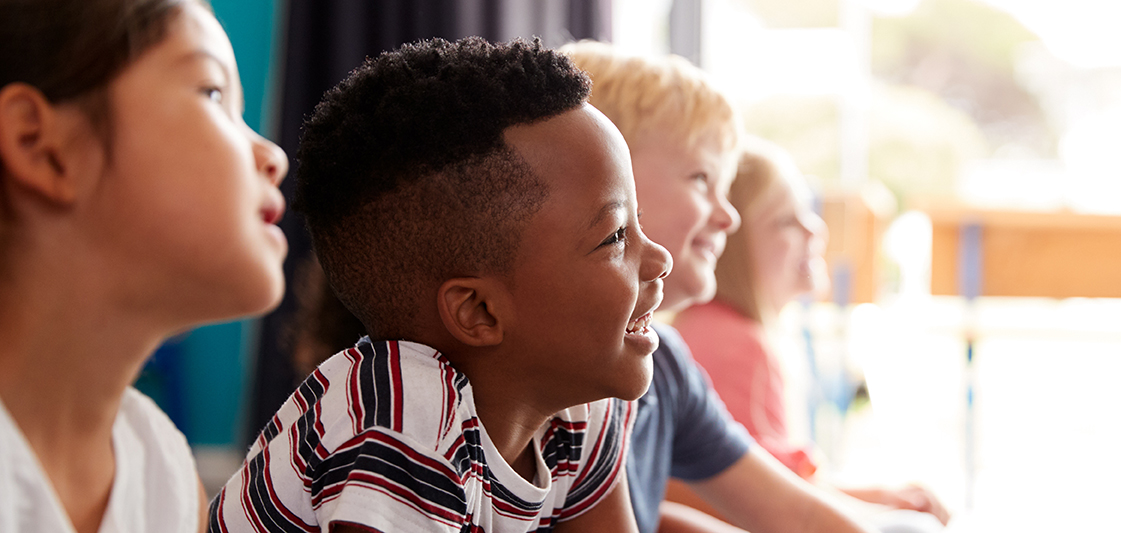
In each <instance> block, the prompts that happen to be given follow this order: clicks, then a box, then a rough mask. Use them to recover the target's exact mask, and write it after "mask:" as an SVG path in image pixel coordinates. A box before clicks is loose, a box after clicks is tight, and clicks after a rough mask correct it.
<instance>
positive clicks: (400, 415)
mask: <svg viewBox="0 0 1121 533" xmlns="http://www.w3.org/2000/svg"><path fill="white" fill-rule="evenodd" d="M389 375H390V378H391V379H392V380H393V420H392V423H391V424H390V425H391V426H392V429H393V431H396V432H398V433H401V421H402V420H403V419H404V409H405V398H404V393H405V390H404V387H403V386H402V385H401V351H400V346H399V345H398V344H397V341H393V342H391V343H389Z"/></svg>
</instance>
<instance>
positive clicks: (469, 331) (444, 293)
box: [437, 278, 506, 347]
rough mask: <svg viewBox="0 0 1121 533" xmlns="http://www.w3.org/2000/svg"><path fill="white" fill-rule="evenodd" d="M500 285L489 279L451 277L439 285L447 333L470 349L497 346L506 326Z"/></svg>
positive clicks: (441, 309)
mask: <svg viewBox="0 0 1121 533" xmlns="http://www.w3.org/2000/svg"><path fill="white" fill-rule="evenodd" d="M504 294H505V292H504V289H503V287H502V285H501V284H500V283H498V282H497V281H495V280H493V279H490V278H452V279H449V280H447V281H445V282H444V283H443V284H442V285H440V289H439V291H438V293H437V306H438V307H439V308H440V320H441V321H443V323H444V327H445V328H447V330H448V333H451V334H452V336H454V337H455V338H456V340H458V341H459V342H462V343H464V344H466V345H468V346H475V347H483V346H495V345H497V344H499V343H501V342H502V337H503V331H504V328H505V327H506V323H505V320H504V319H503V313H502V311H501V309H502V308H503V304H502V301H503V296H504Z"/></svg>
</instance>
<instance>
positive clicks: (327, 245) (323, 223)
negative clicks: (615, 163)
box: [294, 37, 591, 340]
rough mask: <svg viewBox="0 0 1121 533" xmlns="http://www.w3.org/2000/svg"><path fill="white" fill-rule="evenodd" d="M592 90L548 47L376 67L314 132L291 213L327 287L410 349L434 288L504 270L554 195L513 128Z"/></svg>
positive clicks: (430, 45)
mask: <svg viewBox="0 0 1121 533" xmlns="http://www.w3.org/2000/svg"><path fill="white" fill-rule="evenodd" d="M590 87H591V82H590V81H589V80H588V78H587V76H585V75H584V73H583V72H581V71H580V70H578V69H577V68H576V67H574V66H573V65H572V63H571V62H570V61H569V60H568V59H567V58H566V57H564V56H563V55H561V54H559V53H556V52H554V51H552V50H549V49H547V48H545V47H544V46H542V45H541V43H540V42H539V41H535V42H527V41H521V40H515V41H511V42H509V43H498V44H492V43H489V42H487V41H485V40H483V39H481V38H478V37H468V38H466V39H463V40H460V41H458V42H455V43H451V42H448V41H444V40H440V39H433V40H429V41H419V42H417V43H413V44H408V45H404V46H402V47H401V48H399V49H397V50H395V51H393V52H388V53H384V54H382V55H380V56H378V57H375V58H372V59H369V60H367V61H366V62H365V63H364V64H363V65H361V66H359V67H358V68H357V69H355V70H354V71H353V72H351V74H350V76H349V77H348V78H347V79H345V80H343V81H342V82H341V83H339V85H338V86H336V87H335V88H334V89H331V90H330V91H328V92H327V94H326V95H324V97H323V100H322V101H321V102H320V103H319V105H318V106H316V108H315V112H314V113H313V114H312V116H311V117H310V118H309V119H308V120H307V122H306V123H305V124H304V134H303V139H302V140H301V141H300V148H299V152H298V153H297V160H298V161H299V167H298V168H297V172H296V179H297V183H296V201H295V203H294V207H295V208H296V209H297V210H299V211H302V212H303V213H304V215H305V216H306V217H307V225H308V229H309V230H310V232H311V237H312V243H313V246H314V248H315V252H316V255H317V256H318V257H319V261H320V263H321V264H322V265H323V271H324V273H325V274H326V277H327V281H328V282H329V283H330V284H331V287H333V288H334V290H335V292H336V293H337V294H338V296H339V300H341V301H342V302H343V303H344V304H346V306H347V308H348V309H350V310H351V311H352V312H353V313H354V314H355V316H357V317H358V318H360V319H361V320H362V323H363V324H365V325H366V330H367V331H368V332H369V333H370V334H371V336H373V337H374V338H377V339H413V340H415V338H416V335H417V333H416V332H415V331H414V328H415V327H416V319H417V316H418V313H419V312H420V309H421V308H422V305H423V304H422V302H424V299H425V298H427V297H428V296H432V297H433V300H431V301H435V300H434V297H435V287H437V286H439V283H441V282H443V281H444V280H446V279H449V278H452V277H457V276H477V275H484V274H501V273H506V272H508V269H509V268H510V267H511V264H512V263H513V258H514V256H515V254H516V251H517V245H518V243H519V242H520V232H521V229H522V227H523V226H524V224H525V223H526V222H527V221H528V220H529V217H531V216H533V214H534V213H536V212H537V210H538V209H539V208H540V206H541V205H542V204H543V202H544V200H545V198H546V197H547V195H548V188H547V187H546V186H545V184H544V183H543V182H542V181H541V180H540V179H539V178H538V177H537V176H536V175H534V173H533V171H532V169H530V168H529V166H528V165H527V164H526V163H525V162H524V161H523V160H522V159H521V158H520V157H519V156H518V154H517V153H516V152H515V151H514V150H513V149H512V148H511V147H509V146H507V145H506V143H505V141H504V138H503V132H504V131H506V129H507V128H509V127H511V126H515V125H520V124H530V123H533V122H537V121H541V120H545V119H547V118H550V117H553V116H556V115H559V114H561V113H563V112H565V111H569V110H571V109H575V108H577V107H579V106H580V105H581V104H583V103H584V101H585V100H586V99H587V97H588V91H589V89H590Z"/></svg>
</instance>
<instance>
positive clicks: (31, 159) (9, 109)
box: [0, 82, 91, 206]
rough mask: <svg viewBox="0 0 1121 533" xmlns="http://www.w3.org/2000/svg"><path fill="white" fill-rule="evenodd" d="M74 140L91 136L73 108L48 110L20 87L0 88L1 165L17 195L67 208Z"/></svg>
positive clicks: (73, 185)
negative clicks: (31, 197) (24, 193)
mask: <svg viewBox="0 0 1121 533" xmlns="http://www.w3.org/2000/svg"><path fill="white" fill-rule="evenodd" d="M82 130H84V131H82ZM78 134H83V135H87V136H88V135H91V132H90V127H89V124H88V120H87V119H86V117H85V115H84V114H83V113H82V112H81V111H80V110H78V109H77V106H67V107H66V108H65V109H63V108H59V107H57V106H54V105H51V103H50V102H48V101H47V98H46V97H45V96H43V93H42V92H40V91H39V90H38V89H36V88H34V87H32V86H30V85H27V84H25V83H18V82H17V83H11V84H8V85H6V86H4V87H3V88H0V164H2V165H3V172H4V175H5V176H7V177H8V180H10V182H11V183H12V185H13V186H15V187H17V188H18V189H21V190H23V191H25V192H27V193H30V194H32V195H35V196H37V197H39V198H40V199H41V200H44V201H46V202H48V203H51V204H55V205H60V206H62V205H69V204H71V203H72V202H73V201H74V200H75V198H76V197H77V195H78V191H79V188H80V184H79V183H78V181H79V176H78V171H79V170H80V167H81V166H82V165H80V164H78V158H77V154H76V153H74V151H75V150H76V149H78V148H79V147H80V144H82V143H78V142H76V141H77V140H78V139H80V138H81V137H78V136H76V135H78Z"/></svg>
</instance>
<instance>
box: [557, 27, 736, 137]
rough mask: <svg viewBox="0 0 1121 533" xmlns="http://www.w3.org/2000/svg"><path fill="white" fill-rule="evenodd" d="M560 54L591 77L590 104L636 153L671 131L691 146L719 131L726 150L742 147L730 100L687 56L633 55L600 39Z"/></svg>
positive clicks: (574, 45)
mask: <svg viewBox="0 0 1121 533" xmlns="http://www.w3.org/2000/svg"><path fill="white" fill-rule="evenodd" d="M560 52H561V53H563V54H565V55H567V56H568V57H569V58H571V59H572V62H573V63H575V64H576V66H577V67H579V68H581V69H583V70H584V71H585V72H587V73H588V75H589V76H590V77H591V78H592V94H591V97H590V98H589V100H588V102H589V103H591V104H592V105H593V106H595V107H596V109H599V110H600V111H601V112H603V114H604V115H607V118H609V119H611V121H612V122H614V123H615V126H616V127H618V128H619V131H621V132H622V133H623V138H624V139H626V141H627V144H629V145H631V147H632V149H633V147H634V146H635V145H637V144H640V143H641V142H642V137H643V134H644V133H646V132H649V131H663V132H665V131H668V132H669V133H671V134H674V135H675V136H676V137H677V138H679V139H681V140H683V141H685V143H686V145H688V146H692V145H693V144H694V143H695V142H696V141H697V140H698V139H699V138H700V137H701V136H702V135H705V134H707V133H708V132H710V131H713V130H714V128H715V131H716V132H717V133H718V135H719V138H720V141H721V144H722V148H723V149H726V150H730V149H734V148H735V147H736V146H737V143H738V142H739V136H740V134H739V131H738V121H737V120H736V113H735V111H734V108H733V106H732V103H731V100H730V99H729V98H728V97H727V96H726V95H725V94H724V93H723V92H722V91H721V90H719V89H718V88H717V87H716V86H715V85H713V83H712V82H711V81H710V80H709V79H708V77H707V76H706V75H705V73H704V71H702V70H701V69H699V68H697V67H696V66H694V65H693V64H692V63H690V62H689V61H688V60H686V59H685V58H682V57H680V56H673V55H671V56H666V57H659V58H649V57H640V56H628V55H625V54H623V53H621V52H619V51H618V49H616V48H615V47H613V46H612V45H610V44H607V43H601V42H597V41H580V42H576V43H570V44H567V45H564V46H562V47H561V48H560Z"/></svg>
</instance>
